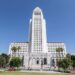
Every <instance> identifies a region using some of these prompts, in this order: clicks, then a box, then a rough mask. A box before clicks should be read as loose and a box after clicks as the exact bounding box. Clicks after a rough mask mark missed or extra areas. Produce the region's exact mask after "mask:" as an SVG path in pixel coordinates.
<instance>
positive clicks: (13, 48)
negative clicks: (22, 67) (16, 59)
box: [11, 46, 17, 56]
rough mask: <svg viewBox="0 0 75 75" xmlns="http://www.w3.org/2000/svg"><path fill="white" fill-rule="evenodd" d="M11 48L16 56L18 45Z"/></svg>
mask: <svg viewBox="0 0 75 75" xmlns="http://www.w3.org/2000/svg"><path fill="white" fill-rule="evenodd" d="M11 50H12V52H14V56H16V51H17V47H15V46H13V47H12V48H11Z"/></svg>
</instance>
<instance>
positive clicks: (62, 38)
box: [0, 0, 75, 54]
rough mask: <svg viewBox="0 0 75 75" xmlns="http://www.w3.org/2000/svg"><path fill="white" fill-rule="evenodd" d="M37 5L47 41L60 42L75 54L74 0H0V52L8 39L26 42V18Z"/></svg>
mask: <svg viewBox="0 0 75 75" xmlns="http://www.w3.org/2000/svg"><path fill="white" fill-rule="evenodd" d="M37 6H39V7H40V8H41V9H42V10H43V14H44V17H45V19H46V23H47V25H46V26H47V38H48V41H49V42H64V43H65V44H66V46H67V52H68V53H73V54H74V53H75V0H0V53H2V52H8V47H9V44H10V43H11V42H14V41H15V42H25V41H28V33H29V20H30V18H31V16H32V11H33V9H34V8H35V7H37Z"/></svg>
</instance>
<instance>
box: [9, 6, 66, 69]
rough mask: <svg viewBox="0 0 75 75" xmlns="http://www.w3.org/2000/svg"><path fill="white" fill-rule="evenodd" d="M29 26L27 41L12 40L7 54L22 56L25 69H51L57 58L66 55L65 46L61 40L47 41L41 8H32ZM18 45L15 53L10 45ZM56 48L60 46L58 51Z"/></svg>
mask: <svg viewBox="0 0 75 75" xmlns="http://www.w3.org/2000/svg"><path fill="white" fill-rule="evenodd" d="M29 24H30V26H29V42H13V43H11V44H10V46H9V54H10V55H11V57H12V56H16V57H20V58H23V67H24V68H25V69H38V70H40V69H51V68H52V67H56V66H57V58H58V59H59V58H61V59H63V58H64V57H65V56H66V46H65V44H64V43H63V42H47V35H46V21H45V19H44V16H43V13H42V10H41V9H40V8H39V7H36V8H35V9H34V10H33V14H32V18H31V19H30V23H29ZM14 46H15V47H20V50H16V52H15V54H14V52H13V51H12V50H11V49H12V47H14ZM57 48H62V49H63V51H62V52H60V55H59V53H58V52H57V51H56V49H57Z"/></svg>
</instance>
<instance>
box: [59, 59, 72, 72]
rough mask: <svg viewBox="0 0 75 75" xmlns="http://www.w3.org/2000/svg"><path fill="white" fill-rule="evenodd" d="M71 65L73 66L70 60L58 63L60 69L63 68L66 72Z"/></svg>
mask: <svg viewBox="0 0 75 75" xmlns="http://www.w3.org/2000/svg"><path fill="white" fill-rule="evenodd" d="M71 65H72V62H71V60H70V59H68V58H64V59H62V60H59V61H58V67H59V68H62V69H63V70H64V71H66V70H67V69H68V68H69V67H70V66H71Z"/></svg>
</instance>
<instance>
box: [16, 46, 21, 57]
mask: <svg viewBox="0 0 75 75" xmlns="http://www.w3.org/2000/svg"><path fill="white" fill-rule="evenodd" d="M20 49H21V47H20V46H18V47H17V51H18V56H19V50H20Z"/></svg>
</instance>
